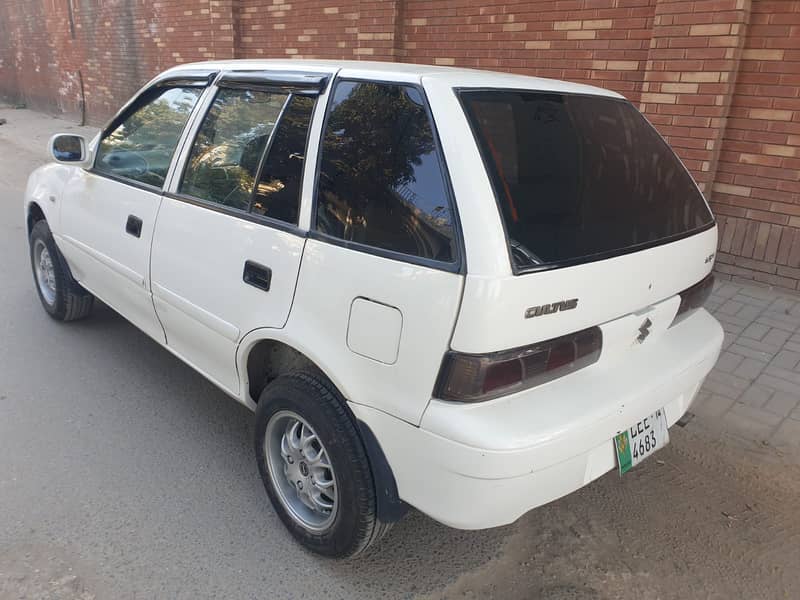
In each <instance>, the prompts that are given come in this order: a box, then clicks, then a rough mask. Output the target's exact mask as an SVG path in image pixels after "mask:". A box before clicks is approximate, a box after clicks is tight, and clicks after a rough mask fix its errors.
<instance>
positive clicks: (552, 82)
mask: <svg viewBox="0 0 800 600" xmlns="http://www.w3.org/2000/svg"><path fill="white" fill-rule="evenodd" d="M196 69H218V70H220V71H232V70H262V69H263V70H268V69H278V70H286V71H317V72H325V73H330V74H334V73H337V74H338V75H339V76H340V77H354V78H367V79H374V80H389V81H403V82H409V83H424V82H425V81H427V80H436V81H437V83H442V84H444V85H449V86H452V87H454V88H465V87H470V88H507V89H523V90H528V89H529V90H538V91H545V92H556V93H571V94H588V95H594V96H608V97H614V98H622V96H621V95H620V94H618V93H616V92H612V91H610V90H606V89H603V88H599V87H594V86H591V85H584V84H580V83H572V82H568V81H560V80H557V79H545V78H543V77H531V76H528V75H517V74H513V73H501V72H497V71H482V70H478V69H466V68H461V67H444V66H438V65H419V64H413V63H396V62H378V61H360V60H311V59H290V60H281V59H237V60H218V61H206V62H196V63H185V64H182V65H179V66H176V67H173V68H171V69H169V70H168V71H166V72H165V73H163V74H162V76H163V75H166V74H167V73H168V74H170V75H174V74H179V73H180V72H181V71H190V70H196Z"/></svg>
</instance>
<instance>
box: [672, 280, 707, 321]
mask: <svg viewBox="0 0 800 600" xmlns="http://www.w3.org/2000/svg"><path fill="white" fill-rule="evenodd" d="M713 289H714V274H713V273H709V274H708V275H707V276H706V277H705V278H703V279H702V280H700V282H699V283H696V284H694V285H693V286H692V287H690V288H686V289H685V290H683V291H682V292H681V293H680V296H681V303H680V306H678V312H677V313H675V318H674V319H673V320H672V323H671V325H675V323H678V322H680V321H681V320H682V319H683V318H685V317H688V316H689V314H690V313H691V311H693V310H696V309H698V308H700V307H701V306H703V304H705V303H706V300H708V297H709V296H710V295H711V291H712V290H713Z"/></svg>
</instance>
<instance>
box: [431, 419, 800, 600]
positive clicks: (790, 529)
mask: <svg viewBox="0 0 800 600" xmlns="http://www.w3.org/2000/svg"><path fill="white" fill-rule="evenodd" d="M690 429H691V430H690V431H687V430H682V429H680V428H674V429H673V430H672V431H671V436H672V440H671V444H670V445H669V446H668V447H667V448H665V449H664V450H663V451H661V452H660V453H659V454H657V455H656V456H654V457H652V458H651V459H649V460H648V461H647V462H646V463H643V464H642V465H640V467H638V468H637V469H634V470H633V471H631V472H629V473H628V474H626V475H625V476H624V477H622V478H620V477H619V476H618V475H617V474H616V473H609V474H607V475H605V476H604V477H602V478H601V479H600V480H598V481H596V482H594V483H593V484H592V485H590V486H588V487H586V488H584V489H582V490H580V491H578V492H577V493H575V494H572V495H571V496H567V497H566V498H562V499H561V500H558V501H556V502H554V503H552V504H550V505H548V506H545V507H543V508H541V509H539V510H536V511H533V512H531V513H529V514H528V515H526V516H525V517H523V518H522V519H521V520H520V521H519V522H518V523H517V524H516V525H515V526H514V529H515V531H514V533H513V534H511V535H510V536H509V537H508V538H507V540H506V542H505V544H504V547H503V549H502V550H501V552H500V555H499V556H498V557H497V558H496V559H494V560H492V561H490V562H489V563H487V564H486V565H484V566H483V567H481V568H480V569H477V570H474V571H472V572H470V573H468V574H465V575H463V576H462V577H460V578H459V579H458V580H457V581H455V582H454V583H452V584H451V585H449V586H447V587H446V588H445V589H444V590H443V591H441V592H436V593H433V594H430V595H429V596H427V597H428V598H437V599H438V598H448V599H450V598H452V599H455V598H502V599H504V600H523V599H524V600H533V599H539V598H541V599H547V600H583V599H586V600H589V599H612V598H614V599H616V598H625V599H627V598H630V599H634V598H636V599H643V600H645V599H646V600H650V599H653V600H655V599H664V600H666V599H672V598H674V599H687V598H692V599H706V600H722V599H731V598H742V599H767V598H775V599H779V598H800V463H798V461H797V459H796V456H792V455H788V454H784V453H783V452H781V451H780V450H777V449H775V448H772V447H769V446H766V445H764V444H757V443H755V442H745V441H741V440H737V439H735V438H731V437H727V438H723V437H720V436H715V435H714V434H713V433H711V432H709V431H704V430H701V429H698V428H696V427H693V428H690Z"/></svg>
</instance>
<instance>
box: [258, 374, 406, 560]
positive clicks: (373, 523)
mask: <svg viewBox="0 0 800 600" xmlns="http://www.w3.org/2000/svg"><path fill="white" fill-rule="evenodd" d="M285 411H291V412H293V413H296V414H297V415H299V416H300V417H302V418H303V419H304V420H305V421H307V422H308V424H309V425H310V426H311V427H312V428H313V430H314V432H315V433H316V434H317V436H318V437H319V439H320V441H321V442H322V445H323V446H324V447H325V450H326V451H327V454H328V458H329V459H330V462H331V464H332V466H333V470H334V472H335V474H336V482H337V483H336V485H337V487H338V492H339V500H338V509H337V510H336V514H335V517H334V520H333V522H332V523H331V524H330V525H329V526H328V527H327V529H326V530H324V531H321V532H314V531H310V530H309V529H308V528H307V527H305V526H304V525H303V524H301V523H300V522H298V520H297V519H296V518H295V517H294V516H293V515H292V514H291V513H290V512H289V511H288V510H287V509H286V507H285V506H284V505H283V503H282V501H281V499H280V497H279V495H278V492H277V491H276V488H275V483H274V482H273V481H272V480H271V477H270V472H269V469H268V467H267V451H266V449H265V442H266V434H267V425H268V423H269V421H270V419H271V418H272V417H273V416H274V415H276V414H277V413H285ZM255 451H256V459H257V461H258V470H259V471H260V473H261V479H262V481H263V482H264V487H265V488H266V490H267V494H268V495H269V498H270V500H271V501H272V505H273V506H274V507H275V510H276V511H277V513H278V516H279V517H280V518H281V520H282V521H283V523H284V525H286V527H287V529H289V531H290V532H291V533H292V535H293V536H294V537H295V538H296V539H297V540H298V541H299V542H300V543H301V544H302V545H303V546H305V547H306V548H308V549H309V550H311V551H313V552H316V553H317V554H322V555H324V556H328V557H332V558H345V557H351V556H356V555H358V554H360V553H362V552H364V551H365V550H366V549H367V548H368V547H369V546H370V545H372V544H374V543H375V542H377V541H378V540H380V539H381V538H382V537H383V535H384V534H385V533H386V532H387V531H388V530H389V528H390V527H391V523H383V522H381V521H380V520H379V519H378V516H377V499H376V495H375V483H374V480H373V477H372V471H371V469H370V464H369V459H368V457H367V453H366V450H365V448H364V444H363V442H362V440H361V437H360V436H359V434H358V431H357V429H356V424H355V423H354V420H353V417H352V416H351V415H350V413H349V411H348V410H347V407H346V405H345V401H344V399H343V398H342V396H341V394H340V393H339V392H338V390H337V389H336V387H335V386H334V385H333V384H332V383H331V382H330V381H328V380H327V379H326V378H325V377H323V376H321V375H317V374H311V373H307V372H297V373H291V374H288V375H283V376H281V377H278V378H277V379H275V380H274V381H272V382H271V383H270V384H269V385H268V386H267V387H266V388H265V389H264V390H263V391H262V392H261V396H260V398H259V402H258V408H257V409H256V428H255ZM278 476H279V477H281V476H282V474H280V475H278Z"/></svg>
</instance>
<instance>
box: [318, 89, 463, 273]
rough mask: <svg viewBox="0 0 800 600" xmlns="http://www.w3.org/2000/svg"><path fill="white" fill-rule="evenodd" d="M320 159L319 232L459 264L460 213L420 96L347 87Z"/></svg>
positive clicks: (332, 114) (333, 111)
mask: <svg viewBox="0 0 800 600" xmlns="http://www.w3.org/2000/svg"><path fill="white" fill-rule="evenodd" d="M321 154H322V156H321V165H320V172H319V184H318V189H317V208H316V227H317V230H318V231H320V232H321V233H325V234H327V235H329V236H332V237H336V238H339V239H341V240H345V241H349V242H357V243H359V244H364V245H367V246H372V247H374V248H380V249H382V250H389V251H392V252H399V253H402V254H406V255H410V256H415V257H421V258H425V259H431V260H436V261H444V262H451V261H453V260H454V258H455V255H456V253H455V249H454V239H455V237H454V233H453V231H454V226H453V212H452V210H451V207H450V203H449V196H448V193H447V187H446V185H445V179H444V172H443V168H442V162H441V160H440V156H439V152H438V150H437V147H436V140H435V137H434V133H433V127H432V125H431V122H430V119H429V117H428V112H427V110H426V108H425V103H424V100H423V97H422V95H421V93H420V92H419V90H417V89H416V88H415V87H413V86H406V85H395V84H384V83H372V82H369V83H367V82H354V81H340V82H339V83H338V84H337V85H336V89H335V91H334V95H333V99H332V101H331V105H330V107H329V114H328V118H327V123H326V126H325V131H324V134H323V140H322V151H321Z"/></svg>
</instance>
